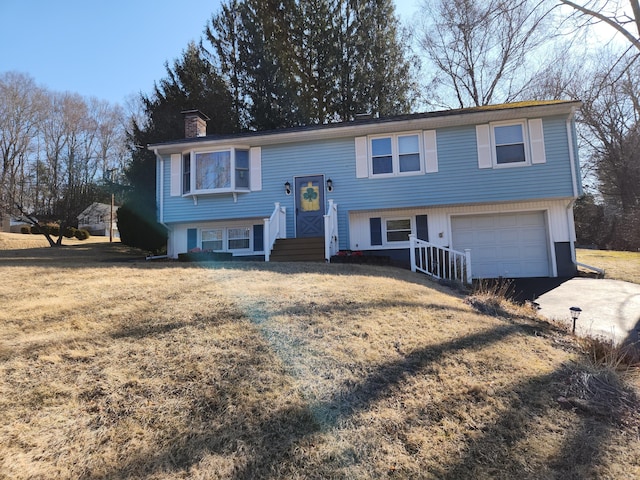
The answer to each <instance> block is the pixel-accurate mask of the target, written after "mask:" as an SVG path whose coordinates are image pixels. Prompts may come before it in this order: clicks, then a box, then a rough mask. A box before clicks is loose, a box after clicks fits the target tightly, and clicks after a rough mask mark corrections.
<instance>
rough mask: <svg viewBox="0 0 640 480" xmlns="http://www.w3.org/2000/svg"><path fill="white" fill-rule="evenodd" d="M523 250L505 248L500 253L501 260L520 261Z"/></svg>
mask: <svg viewBox="0 0 640 480" xmlns="http://www.w3.org/2000/svg"><path fill="white" fill-rule="evenodd" d="M521 252H522V249H521V248H518V247H505V248H503V249H502V251H501V252H500V254H501V255H500V258H503V259H505V260H518V261H519V260H520V257H521V255H522V253H521Z"/></svg>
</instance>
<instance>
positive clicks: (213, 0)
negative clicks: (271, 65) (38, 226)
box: [0, 0, 417, 103]
mask: <svg viewBox="0 0 640 480" xmlns="http://www.w3.org/2000/svg"><path fill="white" fill-rule="evenodd" d="M416 2H417V0H396V4H397V5H399V6H400V10H399V13H401V15H402V17H403V18H408V17H409V14H410V11H411V10H413V9H414V8H415V7H414V6H415V4H416ZM219 5H220V1H219V0H0V21H1V24H2V27H1V28H0V73H1V72H6V71H18V72H22V73H26V74H28V75H30V76H31V77H33V79H34V80H35V82H36V83H37V84H39V85H42V86H43V87H46V88H48V89H50V90H55V91H70V92H75V93H79V94H81V95H83V96H85V97H96V98H99V99H101V100H108V101H110V102H112V103H116V102H118V103H123V102H124V100H125V98H126V97H127V96H129V95H135V94H138V93H140V92H144V93H149V92H150V91H151V89H152V88H153V83H154V81H157V80H159V79H161V78H163V77H164V76H165V69H164V63H165V62H166V61H169V63H172V62H173V60H174V59H176V58H178V57H179V56H180V54H181V52H182V51H183V50H184V48H185V47H186V46H187V44H188V43H189V42H190V41H192V40H194V41H197V40H199V39H200V37H201V35H202V32H203V30H204V27H205V25H206V23H207V21H208V20H209V19H210V18H211V15H212V13H214V12H217V11H218V8H219Z"/></svg>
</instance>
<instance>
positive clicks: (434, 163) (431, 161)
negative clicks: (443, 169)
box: [423, 130, 438, 173]
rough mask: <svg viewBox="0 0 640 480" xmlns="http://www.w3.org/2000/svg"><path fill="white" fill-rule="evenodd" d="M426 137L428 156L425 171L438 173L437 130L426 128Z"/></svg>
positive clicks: (425, 149) (426, 153)
mask: <svg viewBox="0 0 640 480" xmlns="http://www.w3.org/2000/svg"><path fill="white" fill-rule="evenodd" d="M423 137H424V154H425V157H426V164H425V171H426V172H427V173H436V172H437V171H438V146H437V144H436V131H435V130H425V131H424V132H423Z"/></svg>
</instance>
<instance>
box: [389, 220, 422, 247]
mask: <svg viewBox="0 0 640 480" xmlns="http://www.w3.org/2000/svg"><path fill="white" fill-rule="evenodd" d="M397 220H403V221H406V220H409V234H410V235H411V234H414V235H415V216H414V215H409V216H401V217H383V218H382V246H388V247H396V248H397V247H405V246H408V245H409V239H407V240H399V241H390V240H388V239H387V234H388V232H389V230H388V229H387V223H388V222H393V221H397ZM391 231H392V232H393V231H399V230H391Z"/></svg>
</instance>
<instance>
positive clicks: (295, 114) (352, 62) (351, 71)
mask: <svg viewBox="0 0 640 480" xmlns="http://www.w3.org/2000/svg"><path fill="white" fill-rule="evenodd" d="M206 39H207V40H208V41H209V43H211V45H212V47H213V48H212V49H211V53H212V56H213V57H214V62H215V63H216V64H218V65H220V68H221V70H222V71H223V72H224V74H225V80H226V81H227V83H229V84H232V85H234V86H237V87H238V90H237V91H235V92H234V96H235V98H236V105H238V108H239V111H241V112H244V113H241V114H240V118H242V119H246V120H247V121H246V123H245V124H244V126H245V127H246V128H248V129H252V130H264V129H272V128H281V127H288V126H295V125H309V124H322V123H329V122H335V121H344V120H352V119H353V118H355V116H356V115H357V114H359V113H370V114H373V115H374V116H388V115H394V114H400V113H408V112H409V111H410V110H411V108H412V106H413V103H414V99H415V97H416V93H415V92H416V89H415V88H414V86H415V82H414V81H413V80H412V78H411V68H410V64H409V61H408V57H407V53H406V51H405V48H404V46H403V42H402V39H401V38H400V32H399V22H398V20H397V18H396V16H395V12H394V6H393V3H392V1H391V0H284V1H277V0H266V1H264V0H230V1H229V2H228V3H226V4H224V5H223V6H222V9H221V11H220V13H218V14H217V15H215V16H214V17H213V18H212V20H211V22H210V24H209V26H208V28H207V30H206Z"/></svg>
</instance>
